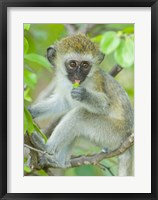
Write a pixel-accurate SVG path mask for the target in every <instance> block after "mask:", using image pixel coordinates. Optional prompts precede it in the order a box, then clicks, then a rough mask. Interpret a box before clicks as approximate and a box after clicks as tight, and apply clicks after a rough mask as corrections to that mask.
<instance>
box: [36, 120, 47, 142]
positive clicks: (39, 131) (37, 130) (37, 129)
mask: <svg viewBox="0 0 158 200" xmlns="http://www.w3.org/2000/svg"><path fill="white" fill-rule="evenodd" d="M33 126H34V129H35V130H36V132H38V133H39V134H40V135H41V136H42V137H43V139H44V141H45V143H46V142H47V137H46V136H45V135H44V134H43V133H42V132H41V130H40V129H39V128H38V126H37V125H36V124H35V123H33Z"/></svg>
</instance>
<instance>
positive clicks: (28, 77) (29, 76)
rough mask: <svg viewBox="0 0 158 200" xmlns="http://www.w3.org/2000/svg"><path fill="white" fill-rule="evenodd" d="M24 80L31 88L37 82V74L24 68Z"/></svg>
mask: <svg viewBox="0 0 158 200" xmlns="http://www.w3.org/2000/svg"><path fill="white" fill-rule="evenodd" d="M24 82H25V84H27V85H28V86H29V87H31V88H33V87H34V86H35V85H36V83H37V75H36V74H35V73H33V72H31V71H29V70H27V69H24Z"/></svg>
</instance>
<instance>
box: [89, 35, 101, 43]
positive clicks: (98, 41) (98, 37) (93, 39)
mask: <svg viewBox="0 0 158 200" xmlns="http://www.w3.org/2000/svg"><path fill="white" fill-rule="evenodd" d="M102 37H103V36H102V35H97V36H96V37H94V38H92V39H91V40H92V42H97V43H100V41H101V40H102Z"/></svg>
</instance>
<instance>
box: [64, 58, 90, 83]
mask: <svg viewBox="0 0 158 200" xmlns="http://www.w3.org/2000/svg"><path fill="white" fill-rule="evenodd" d="M91 67H92V63H91V62H90V61H86V60H82V61H78V60H71V59H70V60H66V62H65V68H66V71H67V76H68V79H69V80H70V81H71V82H72V83H74V82H75V81H79V83H82V82H83V81H84V80H85V79H86V77H87V75H88V74H89V72H90V70H91Z"/></svg>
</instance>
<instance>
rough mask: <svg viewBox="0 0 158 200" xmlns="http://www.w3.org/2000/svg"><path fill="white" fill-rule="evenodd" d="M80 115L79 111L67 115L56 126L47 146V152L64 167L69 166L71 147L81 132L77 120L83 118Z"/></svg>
mask: <svg viewBox="0 0 158 200" xmlns="http://www.w3.org/2000/svg"><path fill="white" fill-rule="evenodd" d="M79 113H80V112H78V109H73V110H71V111H70V112H69V113H67V114H66V115H65V116H64V117H63V118H62V120H61V121H60V123H59V124H58V125H57V126H56V128H55V129H54V132H53V133H52V135H51V136H50V138H49V139H48V141H47V144H46V151H47V152H48V153H49V154H52V155H53V158H56V159H57V162H59V163H60V164H61V165H62V167H64V164H68V160H69V159H70V156H71V155H70V151H71V147H72V145H73V143H74V140H75V138H76V137H77V136H78V134H79V132H80V127H79V124H78V123H77V121H78V120H77V119H78V118H80V117H81V116H80V114H79Z"/></svg>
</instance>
